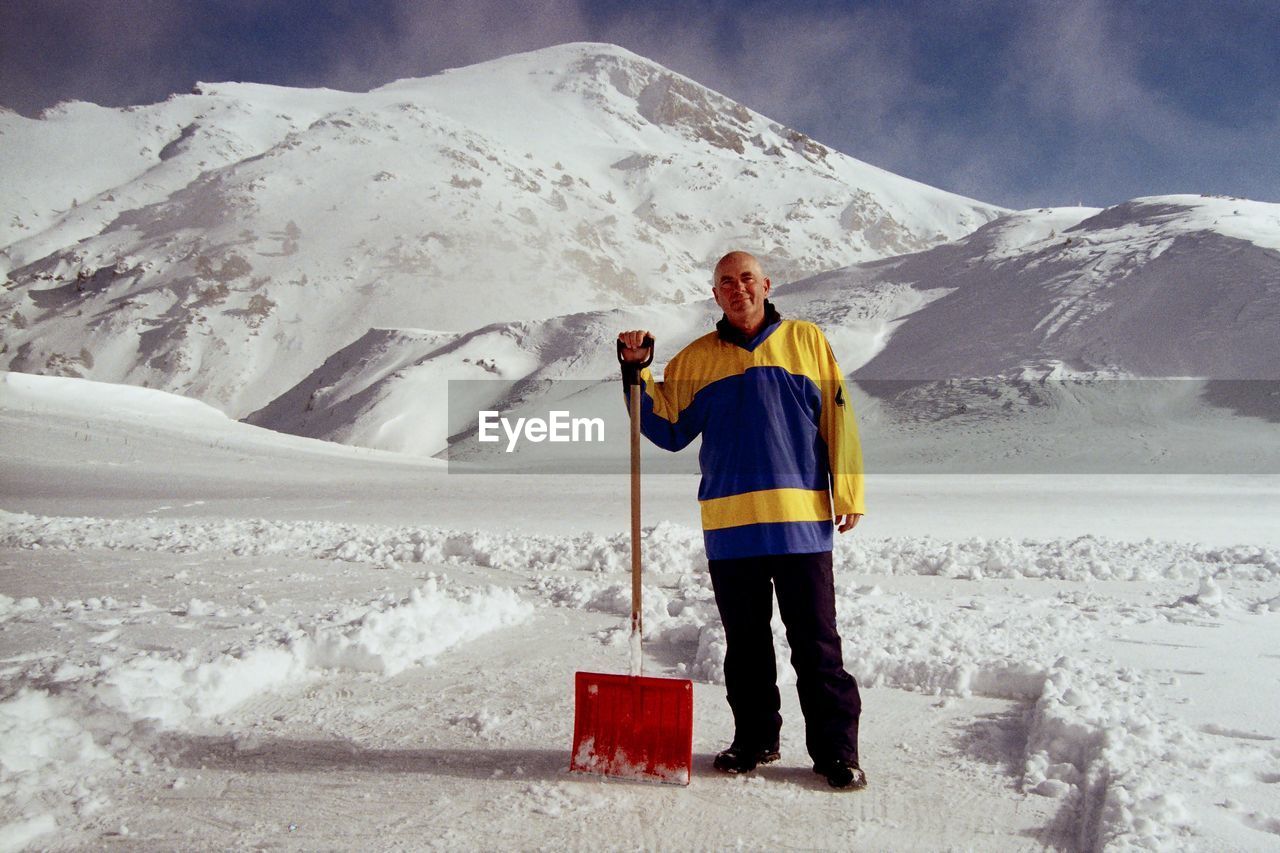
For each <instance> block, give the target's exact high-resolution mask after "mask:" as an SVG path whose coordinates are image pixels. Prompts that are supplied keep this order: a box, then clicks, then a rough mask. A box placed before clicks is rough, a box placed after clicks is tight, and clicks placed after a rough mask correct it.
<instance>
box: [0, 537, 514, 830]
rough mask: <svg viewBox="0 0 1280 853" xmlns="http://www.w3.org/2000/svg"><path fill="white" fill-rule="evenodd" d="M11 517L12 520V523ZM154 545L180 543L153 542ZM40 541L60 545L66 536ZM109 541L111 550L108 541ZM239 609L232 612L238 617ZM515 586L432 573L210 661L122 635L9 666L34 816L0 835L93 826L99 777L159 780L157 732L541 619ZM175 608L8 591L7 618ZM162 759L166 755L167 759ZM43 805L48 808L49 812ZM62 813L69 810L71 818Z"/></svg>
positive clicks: (189, 610)
mask: <svg viewBox="0 0 1280 853" xmlns="http://www.w3.org/2000/svg"><path fill="white" fill-rule="evenodd" d="M8 518H10V519H11V518H12V516H9V517H8ZM154 544H155V546H156V547H159V548H164V547H167V546H172V545H173V544H174V540H173V539H170V540H169V541H168V542H167V543H164V542H159V541H154ZM32 547H59V542H58V540H56V539H50V540H48V541H44V542H40V543H36V542H32ZM106 547H111V546H106ZM264 607H265V603H263V602H261V601H256V602H251V603H250V604H249V605H247V606H244V607H236V608H225V607H221V606H218V605H211V604H207V603H204V602H201V601H200V600H198V599H193V600H192V601H191V602H190V604H188V605H186V606H184V607H179V608H175V612H174V615H176V616H180V617H183V618H184V619H188V618H197V617H201V616H216V617H219V618H221V619H223V620H227V619H234V618H236V617H245V618H249V619H252V618H253V617H254V615H255V614H256V613H258V612H259V611H260V610H262V609H263V608H264ZM231 611H234V612H231ZM532 611H533V607H532V605H531V604H529V603H527V602H524V601H522V600H521V599H520V598H519V597H518V596H517V595H516V594H515V593H514V592H512V591H511V590H508V589H499V588H489V589H481V590H475V589H470V590H455V589H452V588H451V587H450V586H448V585H445V584H442V583H440V582H438V581H437V580H436V579H434V578H431V579H429V580H428V581H427V582H426V583H425V584H424V585H422V586H421V587H417V588H414V589H413V590H412V591H411V592H410V594H409V595H408V596H407V597H406V598H404V599H396V598H394V597H392V596H388V595H384V596H380V597H379V598H377V599H374V600H372V601H366V602H362V603H350V604H345V605H342V606H339V607H336V608H335V609H333V610H332V611H331V612H327V613H323V614H318V615H315V616H314V617H312V618H311V619H307V620H289V621H286V622H285V623H284V624H281V625H278V626H275V627H272V628H269V629H265V630H262V631H261V632H260V633H259V634H258V635H257V636H255V637H253V638H252V639H250V640H249V641H247V642H245V643H242V644H236V645H234V646H232V647H231V648H228V649H225V650H222V651H217V652H214V653H212V654H209V655H207V656H201V655H197V654H195V653H192V652H190V651H188V652H186V653H180V652H176V651H175V652H170V651H152V650H137V651H133V652H130V653H121V652H117V651H114V650H107V644H110V643H112V641H113V640H115V639H116V637H117V636H118V635H119V633H120V631H119V629H114V630H110V631H107V632H105V633H95V634H93V635H92V636H89V637H88V638H87V649H82V650H77V651H80V652H81V654H80V655H71V656H58V657H55V658H47V657H42V656H40V655H36V656H34V659H32V660H31V661H30V662H25V663H24V662H23V659H22V658H18V659H17V660H16V661H15V659H13V658H10V659H9V660H8V661H7V662H6V663H7V664H8V665H7V666H6V667H5V669H4V670H3V678H4V684H5V690H4V693H5V695H6V697H7V698H5V699H4V700H3V701H0V791H3V792H4V794H5V797H6V799H7V800H9V801H10V803H11V806H10V809H9V810H6V812H7V813H6V815H5V817H6V819H12V816H13V813H14V810H16V811H17V812H18V813H22V814H32V815H35V817H31V818H29V819H26V820H19V821H16V822H13V823H10V824H9V825H7V826H5V827H4V828H3V829H0V847H4V849H17V848H19V847H21V846H22V844H23V843H25V841H24V839H27V838H31V837H35V835H36V834H41V833H44V832H48V831H52V830H53V829H54V828H55V826H56V823H57V818H55V817H54V816H55V815H58V814H59V813H60V812H61V811H62V807H63V805H64V804H65V803H67V802H70V803H71V805H72V808H73V811H74V813H75V815H76V816H78V817H80V818H85V817H89V816H92V815H93V814H94V813H95V812H96V811H98V810H99V809H101V808H102V807H103V805H104V804H105V802H106V800H105V799H104V795H103V793H102V792H101V790H100V789H99V786H98V784H97V782H98V781H99V774H100V773H106V772H113V771H119V770H122V769H123V770H126V771H127V770H129V769H130V768H133V769H134V772H148V771H149V769H150V768H152V767H153V765H155V763H156V761H157V757H156V751H157V750H156V746H155V741H156V738H157V734H158V733H159V732H163V731H168V730H185V729H191V728H192V727H198V726H199V725H200V723H201V722H202V721H205V720H209V719H212V718H216V717H217V716H218V715H220V714H223V713H225V712H227V711H229V710H231V709H233V708H235V707H236V706H238V705H240V704H242V703H243V702H245V701H246V700H248V699H250V698H252V697H254V696H257V695H259V694H262V693H264V692H269V691H283V690H288V689H290V688H292V687H296V686H298V685H301V684H304V683H306V682H308V681H310V680H313V679H316V678H320V677H322V674H323V673H324V672H325V671H334V670H348V671H354V672H362V673H370V674H373V675H377V676H382V677H390V676H394V675H396V674H398V673H400V672H402V671H404V670H405V669H407V668H409V667H412V666H420V665H429V664H431V663H432V662H433V661H434V660H435V659H436V658H437V657H438V656H439V655H441V654H442V653H444V652H447V651H448V650H449V649H451V648H454V647H456V646H458V645H460V644H463V643H467V642H469V641H472V640H474V639H475V638H477V637H479V636H482V635H484V634H486V633H489V632H491V631H494V630H497V629H499V628H502V627H505V626H509V625H513V624H516V623H518V622H520V621H522V620H524V619H526V618H528V616H529V615H530V614H531V613H532ZM163 614H165V611H164V610H162V609H161V608H158V607H156V606H155V605H152V604H149V603H148V602H147V601H146V600H145V599H141V600H138V601H136V602H129V603H126V602H119V601H116V600H114V599H109V598H108V599H106V600H102V599H97V598H91V599H88V600H83V601H82V600H75V601H58V600H56V599H51V600H48V601H45V602H40V601H38V600H35V599H32V598H26V599H22V600H19V601H14V600H13V599H12V598H9V597H7V596H3V595H0V628H3V627H4V626H5V625H6V623H15V622H16V623H23V622H26V623H31V624H41V623H44V624H49V623H52V624H58V623H60V622H67V623H81V624H88V625H97V626H100V625H101V624H103V621H104V618H105V619H106V621H107V622H109V623H111V624H116V625H137V624H146V623H149V622H153V621H155V620H157V619H158V618H159V617H160V616H161V615H163ZM161 760H162V759H161ZM42 810H48V811H44V812H43V813H41V812H42ZM63 817H64V818H65V815H63Z"/></svg>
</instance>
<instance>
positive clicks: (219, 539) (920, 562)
mask: <svg viewBox="0 0 1280 853" xmlns="http://www.w3.org/2000/svg"><path fill="white" fill-rule="evenodd" d="M644 540H645V551H646V553H645V567H646V570H647V571H650V572H656V573H659V574H665V573H675V574H682V573H685V572H687V571H690V570H698V569H701V568H702V567H703V565H704V560H705V558H704V556H703V545H702V537H701V534H700V533H699V532H698V531H696V530H693V529H691V528H686V527H682V526H679V525H674V524H670V523H668V522H662V523H660V524H658V525H656V526H654V527H650V528H646V530H645V531H644ZM0 547H8V548H26V549H36V548H60V549H76V548H106V549H109V550H129V551H162V552H170V553H188V552H207V551H230V552H231V553H233V554H236V555H240V556H247V555H261V554H291V555H294V556H312V557H318V558H321V559H337V560H344V561H348V562H359V563H372V564H375V565H378V566H382V567H385V568H395V567H396V566H398V565H400V564H401V563H420V562H443V563H448V562H457V561H463V562H468V563H472V564H474V565H478V566H485V567H493V568H504V569H513V570H545V569H559V570H573V571H590V572H619V571H625V570H626V568H627V566H628V565H629V562H628V559H629V556H628V544H627V539H626V536H625V535H623V534H617V535H612V536H602V535H599V534H594V533H582V534H579V535H576V536H538V535H531V534H525V533H489V532H484V531H478V530H471V531H464V530H450V529H447V528H437V527H391V526H385V525H373V524H345V523H341V522H329V521H271V520H266V519H250V520H240V519H216V520H215V519H201V520H191V519H165V518H132V519H103V518H70V517H56V516H43V517H40V516H31V515H23V514H17V513H8V512H3V511H0ZM835 557H836V560H837V564H838V565H839V566H841V568H842V570H844V571H848V570H850V569H852V570H855V571H857V572H858V573H859V574H869V575H936V576H941V577H953V578H968V579H973V580H979V579H982V578H1043V579H1053V580H1089V579H1096V580H1159V579H1193V578H1203V577H1215V578H1227V577H1230V578H1249V579H1255V580H1263V579H1266V578H1269V577H1274V576H1277V575H1280V549H1276V548H1271V547H1266V546H1258V545H1234V546H1229V547H1213V546H1209V545H1203V544H1199V543H1196V544H1187V543H1181V542H1169V541H1156V540H1152V539H1147V540H1144V541H1142V542H1121V541H1114V540H1110V539H1106V538H1103V537H1095V536H1082V537H1079V538H1076V539H1051V540H1031V539H1024V540H1013V539H1008V538H1000V539H982V538H976V537H975V538H973V539H968V540H964V541H951V542H948V541H941V540H936V539H933V538H931V537H927V536H924V537H910V538H902V537H898V538H882V539H873V538H866V537H863V538H859V539H852V540H846V539H840V540H837V543H836V548H835Z"/></svg>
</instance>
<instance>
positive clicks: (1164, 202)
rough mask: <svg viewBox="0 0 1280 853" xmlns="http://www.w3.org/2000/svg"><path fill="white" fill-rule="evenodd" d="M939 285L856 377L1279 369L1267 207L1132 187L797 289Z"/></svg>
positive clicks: (1278, 305)
mask: <svg viewBox="0 0 1280 853" xmlns="http://www.w3.org/2000/svg"><path fill="white" fill-rule="evenodd" d="M868 275H870V277H871V279H872V280H873V281H875V282H877V283H881V284H902V285H908V286H910V287H912V288H914V289H916V290H918V291H927V292H929V293H932V294H934V295H936V296H937V298H935V299H932V300H931V301H930V302H929V303H928V305H926V306H924V307H922V308H921V309H920V310H918V311H916V312H914V313H913V314H911V316H910V317H908V318H907V319H906V321H905V322H903V323H902V325H901V327H900V328H898V329H897V330H896V331H895V332H894V334H893V335H892V336H891V337H890V338H889V339H888V340H887V342H886V344H885V347H884V349H883V350H881V351H880V352H878V353H876V355H875V357H874V358H872V359H871V360H870V361H868V362H867V363H866V364H864V365H862V366H861V368H860V369H859V371H858V376H859V377H866V378H876V379H917V378H927V379H941V378H952V377H954V378H967V377H988V376H1018V375H1022V374H1024V373H1029V374H1030V375H1033V376H1036V377H1042V376H1046V375H1052V376H1065V375H1074V376H1078V375H1081V374H1084V375H1090V376H1126V377H1204V378H1211V379H1277V378H1280V335H1277V334H1276V330H1277V329H1280V205H1277V204H1268V203H1264V202H1256V201H1247V200H1244V199H1232V198H1209V197H1201V196H1187V195H1181V196H1161V197H1153V198H1140V199H1134V200H1133V201H1129V202H1126V203H1124V204H1119V205H1116V206H1114V207H1109V208H1107V209H1106V210H1096V209H1085V208H1060V209H1042V210H1030V211H1023V212H1020V213H1015V214H1011V215H1008V216H1005V217H1002V218H1000V219H998V220H996V221H995V222H992V223H990V224H988V225H986V226H984V227H983V228H980V229H978V231H976V232H975V233H973V234H972V235H970V236H968V237H965V238H963V239H961V240H958V241H956V242H955V243H953V244H950V245H947V246H942V247H938V248H937V249H934V250H931V251H927V252H922V253H917V254H914V255H909V256H906V257H903V258H898V259H894V260H891V261H886V262H883V263H878V264H864V265H861V266H859V267H855V268H853V269H851V270H848V271H845V272H838V273H833V274H830V275H827V276H819V277H818V278H817V279H815V280H813V281H811V282H809V283H807V284H806V285H805V287H806V288H809V289H813V288H822V287H832V286H834V287H849V286H865V284H857V285H855V283H858V282H865V281H866V279H867V276H868Z"/></svg>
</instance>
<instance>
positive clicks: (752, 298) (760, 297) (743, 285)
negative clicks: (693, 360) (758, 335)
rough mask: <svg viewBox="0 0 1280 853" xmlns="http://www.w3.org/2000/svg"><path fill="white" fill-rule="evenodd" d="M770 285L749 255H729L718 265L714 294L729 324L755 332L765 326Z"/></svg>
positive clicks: (758, 264) (758, 265)
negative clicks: (765, 310) (765, 304)
mask: <svg viewBox="0 0 1280 853" xmlns="http://www.w3.org/2000/svg"><path fill="white" fill-rule="evenodd" d="M769 287H770V282H769V279H767V278H765V277H764V271H763V270H762V269H760V262H759V261H757V260H756V259H755V258H753V257H751V256H750V255H748V254H746V253H745V252H742V253H734V254H731V255H728V256H727V257H725V258H724V259H723V260H721V261H720V263H719V264H717V265H716V272H715V286H714V287H713V288H712V291H711V292H712V294H713V295H714V296H715V298H716V304H717V305H719V306H720V308H721V310H722V311H724V315H725V316H726V317H728V318H729V322H730V323H732V324H733V325H735V326H737V327H738V328H739V329H741V330H742V331H744V332H753V331H755V330H756V328H757V327H758V326H759V325H760V324H761V323H762V322H764V298H765V297H766V296H768V295H769Z"/></svg>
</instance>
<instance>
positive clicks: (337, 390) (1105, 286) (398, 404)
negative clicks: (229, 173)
mask: <svg viewBox="0 0 1280 853" xmlns="http://www.w3.org/2000/svg"><path fill="white" fill-rule="evenodd" d="M1278 249H1280V205H1274V204H1265V203H1260V202H1250V201H1243V200H1237V199H1219V198H1201V197H1196V196H1170V197H1160V198H1149V199H1137V200H1134V201H1131V202H1126V203H1124V204H1121V205H1117V206H1115V207H1112V208H1108V209H1106V210H1101V211H1100V210H1096V209H1085V208H1062V209H1054V210H1050V209H1045V210H1030V211H1022V212H1018V213H1013V214H1009V215H1007V216H1004V217H1001V218H1000V219H998V220H996V221H994V222H992V223H990V224H988V225H986V226H984V227H983V228H981V229H979V230H978V231H977V232H975V233H974V234H972V235H970V236H969V237H966V238H963V239H961V240H958V241H956V242H954V243H949V244H946V245H943V246H939V247H936V248H934V249H931V250H928V251H925V252H921V253H916V254H912V255H907V256H904V257H901V258H895V259H889V260H882V261H873V262H868V263H864V264H860V265H856V266H853V267H849V268H845V269H841V270H836V271H833V272H829V273H824V274H821V275H818V276H814V277H811V278H809V279H806V280H803V281H800V282H796V283H793V284H789V285H782V286H780V287H779V288H778V289H777V290H775V300H776V301H777V303H778V305H779V307H780V309H781V310H782V311H783V313H784V314H786V315H788V316H794V317H800V318H805V319H810V320H813V321H815V322H818V323H819V324H821V325H822V327H823V328H824V329H825V330H826V332H827V335H828V337H829V338H830V340H831V342H832V346H833V348H834V349H835V351H836V354H837V356H838V357H839V358H840V360H841V364H842V366H843V367H844V369H845V370H846V371H848V372H849V373H850V374H851V375H852V376H853V377H854V379H855V380H857V381H858V385H859V389H860V394H859V396H860V399H859V401H858V409H859V414H860V421H861V422H862V423H863V424H864V429H865V430H866V431H869V432H870V433H871V434H872V435H873V436H874V441H873V442H869V443H872V444H875V445H876V446H875V448H874V452H871V451H869V452H871V455H872V456H874V457H875V459H874V460H873V461H874V462H875V463H876V464H878V465H880V466H882V468H888V469H894V470H897V469H901V468H902V467H904V466H906V467H907V468H909V469H911V470H915V469H916V468H918V467H920V466H924V467H926V468H929V469H931V470H933V469H936V468H937V467H938V466H939V465H946V464H949V461H950V463H951V464H955V465H958V466H960V467H961V468H963V469H965V470H972V469H973V468H974V467H976V466H980V465H984V464H987V462H988V461H989V460H991V459H993V458H1005V457H1015V456H1018V455H1019V454H1023V455H1025V456H1026V459H1027V464H1028V465H1029V466H1033V467H1034V466H1038V465H1039V466H1043V465H1044V464H1051V465H1057V464H1061V465H1064V466H1070V468H1071V470H1079V466H1080V465H1081V464H1083V461H1082V460H1087V462H1088V464H1089V465H1091V466H1094V467H1096V466H1111V470H1115V466H1124V465H1134V466H1137V467H1138V468H1139V469H1141V470H1150V469H1149V467H1148V463H1150V462H1153V461H1159V462H1160V463H1161V464H1164V465H1166V466H1172V469H1174V470H1200V469H1201V468H1203V467H1204V466H1206V465H1207V466H1210V467H1213V466H1217V468H1216V469H1215V470H1222V467H1223V466H1227V467H1232V466H1236V467H1238V466H1239V465H1240V464H1241V463H1240V462H1239V460H1240V458H1242V457H1240V456H1239V454H1238V453H1236V452H1235V451H1234V450H1233V448H1238V447H1240V446H1243V445H1249V446H1251V447H1253V448H1254V449H1255V450H1256V453H1255V454H1254V455H1253V456H1250V457H1249V460H1250V461H1249V462H1248V465H1247V466H1246V468H1248V467H1249V466H1254V467H1253V468H1252V470H1258V467H1257V466H1261V468H1263V469H1267V470H1270V469H1271V468H1273V467H1274V465H1275V464H1276V459H1280V446H1277V444H1276V442H1275V440H1274V436H1273V435H1272V434H1273V433H1274V432H1275V430H1274V428H1273V427H1272V426H1270V425H1268V424H1266V423H1265V422H1259V423H1257V424H1254V425H1248V424H1246V425H1243V426H1240V425H1233V424H1231V423H1229V419H1230V414H1229V411H1216V410H1210V409H1215V408H1217V409H1221V408H1225V409H1227V410H1230V411H1235V412H1237V413H1241V414H1250V415H1255V416H1260V417H1262V418H1264V419H1270V420H1272V421H1275V420H1280V406H1278V405H1276V404H1275V402H1274V401H1272V402H1270V403H1268V400H1269V399H1270V398H1269V397H1266V396H1265V395H1266V394H1268V393H1270V391H1271V390H1273V389H1274V382H1275V381H1276V380H1277V379H1278V378H1280V337H1278V336H1276V335H1275V334H1274V330H1275V329H1276V328H1280V251H1277V250H1278ZM718 315H719V310H718V309H717V308H716V307H715V305H714V303H712V302H711V301H710V300H706V301H703V302H700V303H696V304H692V305H667V306H657V307H649V308H643V309H614V310H611V311H597V312H585V313H581V312H580V313H576V314H571V315H565V316H562V317H557V318H551V319H549V320H545V321H534V322H522V323H507V324H494V325H489V326H485V327H482V328H480V329H476V330H473V331H471V332H468V333H440V332H425V331H407V330H388V329H382V330H373V331H371V332H370V333H369V334H368V335H366V336H365V337H364V338H362V339H361V340H360V341H357V342H356V343H354V344H352V345H351V346H350V347H348V348H346V349H344V350H343V351H341V352H339V353H336V354H335V355H334V356H333V357H331V358H330V359H329V360H327V361H326V362H325V364H323V365H322V366H321V367H320V368H318V369H317V370H316V371H314V372H313V373H312V374H311V375H310V376H308V377H307V378H306V379H305V380H304V381H303V382H301V383H299V385H297V386H296V387H295V388H294V389H292V390H291V391H290V392H288V393H287V394H285V395H282V396H281V397H280V398H278V399H277V400H275V401H274V402H273V403H272V404H271V405H270V406H268V407H266V408H264V409H263V410H261V411H259V412H257V413H255V414H254V415H253V416H251V418H250V420H251V422H253V423H256V424H259V425H262V426H267V427H270V428H272V429H277V430H280V431H284V432H290V433H297V434H300V435H306V436H312V437H317V438H326V439H330V440H336V441H341V442H344V443H352V444H357V445H362V446H368V447H375V448H380V449H386V450H400V451H409V452H412V453H415V454H424V455H433V454H437V453H440V452H441V451H443V450H444V448H445V446H446V444H447V443H448V442H449V439H450V438H451V437H452V438H453V443H452V445H453V446H452V447H451V449H450V457H451V458H458V456H457V455H456V454H458V453H459V452H461V454H462V456H463V457H465V456H467V455H469V454H471V453H473V452H477V451H481V450H483V449H484V448H479V447H477V446H476V445H475V442H474V431H475V426H476V424H475V415H476V411H477V410H478V409H480V408H486V407H487V408H493V409H498V410H504V411H509V412H512V413H514V414H513V416H514V415H519V414H528V415H534V414H539V413H541V414H545V413H546V412H547V411H548V410H549V409H550V408H552V407H553V405H558V402H557V401H563V400H564V399H565V396H566V395H570V394H571V395H574V397H575V399H574V410H575V412H578V411H584V410H585V411H590V412H591V413H593V414H595V413H600V414H601V415H602V416H604V417H620V416H621V413H622V409H621V406H620V405H619V404H618V401H617V389H616V387H615V380H614V377H615V375H616V366H615V354H614V344H613V339H614V337H615V335H616V332H617V330H619V329H622V328H649V329H651V330H653V332H654V334H655V336H656V337H657V339H658V341H659V347H658V354H657V359H658V367H659V368H661V365H662V364H663V363H664V362H665V361H666V359H669V358H670V357H671V355H673V354H674V353H675V352H676V351H677V350H678V349H679V348H680V347H682V346H683V345H684V344H686V343H688V342H689V341H691V340H693V339H694V338H695V337H698V336H699V335H702V334H704V333H705V332H706V331H708V330H709V329H711V328H712V325H713V323H714V321H715V319H716V318H717V317H718ZM1173 377H1193V378H1199V379H1208V380H1228V381H1212V382H1209V383H1204V382H1186V381H1176V382H1163V383H1161V382H1124V383H1121V382H1109V381H1096V380H1110V379H1119V378H1173ZM451 379H453V380H465V379H471V380H503V381H491V382H488V383H485V382H474V383H470V384H469V385H468V386H467V387H468V388H469V389H471V390H470V392H469V393H470V394H471V398H469V399H468V400H467V402H468V404H469V405H468V406H467V407H461V406H453V407H450V406H449V405H447V395H448V390H449V386H448V382H449V380H451ZM570 379H577V380H584V383H583V384H582V385H577V386H575V385H573V384H572V383H565V382H563V380H570ZM557 380H560V381H559V382H557ZM1045 380H1050V381H1045ZM1053 380H1062V381H1053ZM1086 380H1093V381H1086ZM1237 380H1271V383H1272V384H1270V385H1267V384H1264V383H1262V382H1245V383H1243V385H1242V384H1241V383H1240V382H1238V381H1237ZM591 382H595V383H597V384H598V385H599V389H598V390H596V389H592V388H589V387H585V386H586V385H589V383H591ZM455 387H456V386H455ZM1259 393H1262V394H1263V398H1259V397H1258V395H1259ZM1206 403H1209V404H1211V406H1209V407H1206V405H1205V404H1206ZM455 409H456V411H455ZM1015 416H1016V417H1015ZM468 418H469V419H470V420H468ZM1099 430H1101V431H1099ZM1067 433H1070V434H1071V435H1072V436H1073V438H1071V439H1070V440H1065V441H1056V440H1055V442H1054V443H1055V448H1056V449H1055V450H1054V454H1056V455H1055V456H1054V461H1051V462H1049V463H1046V459H1047V457H1046V456H1045V455H1044V453H1042V452H1040V451H1039V450H1035V448H1043V447H1044V446H1045V444H1046V438H1045V437H1046V436H1047V435H1053V436H1062V435H1065V434H1067ZM1159 436H1163V437H1159ZM1212 436H1218V438H1219V439H1222V437H1224V436H1230V438H1227V439H1226V440H1218V441H1216V442H1215V443H1213V444H1212V446H1211V444H1210V443H1209V441H1208V439H1209V438H1210V437H1212ZM1268 436H1271V438H1268ZM960 444H965V445H966V447H965V448H964V449H963V451H962V450H961V448H960ZM1100 445H1103V446H1105V447H1106V448H1107V451H1106V452H1105V453H1103V452H1100V451H1099V449H1098V448H1099V446H1100ZM583 452H585V451H583Z"/></svg>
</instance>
